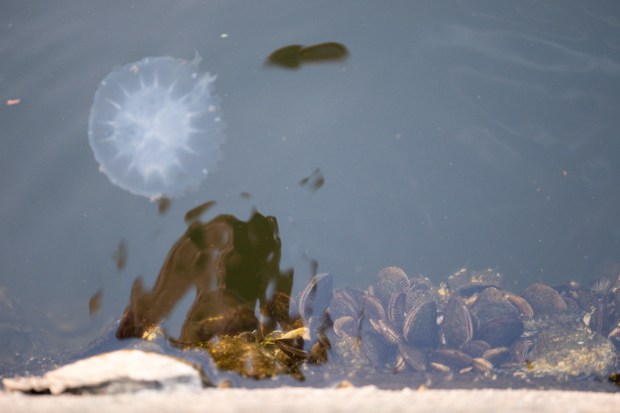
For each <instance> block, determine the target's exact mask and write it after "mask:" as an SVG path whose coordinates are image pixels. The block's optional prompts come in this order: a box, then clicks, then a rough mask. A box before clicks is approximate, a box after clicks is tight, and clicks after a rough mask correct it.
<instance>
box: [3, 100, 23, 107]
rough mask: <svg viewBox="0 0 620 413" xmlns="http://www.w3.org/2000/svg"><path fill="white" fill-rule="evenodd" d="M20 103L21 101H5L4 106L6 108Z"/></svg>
mask: <svg viewBox="0 0 620 413" xmlns="http://www.w3.org/2000/svg"><path fill="white" fill-rule="evenodd" d="M21 101H22V100H21V99H7V101H6V105H7V106H15V105H19V104H20V102H21Z"/></svg>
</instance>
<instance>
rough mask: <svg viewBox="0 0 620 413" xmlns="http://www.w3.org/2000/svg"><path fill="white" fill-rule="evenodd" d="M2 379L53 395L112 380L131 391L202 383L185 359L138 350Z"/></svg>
mask: <svg viewBox="0 0 620 413" xmlns="http://www.w3.org/2000/svg"><path fill="white" fill-rule="evenodd" d="M2 382H3V384H4V386H5V388H6V389H8V390H14V391H22V392H30V391H35V392H44V391H47V390H49V392H50V393H52V394H60V393H63V392H65V391H67V390H77V389H81V388H96V387H100V386H106V385H110V384H114V383H119V384H120V386H119V389H122V388H123V387H125V388H130V389H134V390H135V389H136V388H139V385H140V384H141V383H142V384H146V383H150V384H151V385H152V384H160V385H161V386H170V385H176V384H183V385H186V386H191V387H195V386H198V387H201V386H202V380H201V376H200V372H199V371H198V369H196V368H195V367H194V366H193V365H191V364H189V363H188V362H185V361H182V360H179V359H177V358H174V357H170V356H166V355H163V354H157V353H148V352H144V351H140V350H118V351H114V352H111V353H104V354H99V355H96V356H93V357H89V358H87V359H84V360H79V361H76V362H74V363H71V364H67V365H65V366H62V367H60V368H58V369H56V370H52V371H49V372H47V373H45V374H44V375H43V376H39V377H36V376H33V377H15V378H11V379H8V378H7V379H3V380H2ZM132 384H135V385H137V386H132ZM117 390H118V389H117Z"/></svg>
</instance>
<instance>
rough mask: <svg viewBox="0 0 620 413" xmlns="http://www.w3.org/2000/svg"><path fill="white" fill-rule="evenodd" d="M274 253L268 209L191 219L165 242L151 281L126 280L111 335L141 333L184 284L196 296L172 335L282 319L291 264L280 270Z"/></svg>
mask: <svg viewBox="0 0 620 413" xmlns="http://www.w3.org/2000/svg"><path fill="white" fill-rule="evenodd" d="M205 205H208V203H207V204H204V205H203V206H205ZM280 256H281V241H280V237H279V234H278V223H277V220H276V219H275V218H274V217H271V216H263V215H261V214H260V213H258V212H254V214H253V215H252V217H251V218H250V219H249V220H248V221H247V222H244V221H241V220H239V219H237V218H236V217H234V216H232V215H219V216H217V217H216V218H214V219H212V220H211V221H209V222H207V223H202V222H199V221H193V222H192V223H191V224H190V225H189V227H188V228H187V231H186V232H185V234H184V235H183V236H182V237H181V238H180V239H179V240H178V241H177V242H176V244H175V245H174V246H173V247H172V249H171V250H170V253H169V254H168V257H167V258H166V260H165V262H164V264H163V266H162V269H161V272H160V274H159V277H158V278H157V281H156V283H155V286H154V287H153V289H151V290H146V289H145V288H144V287H143V285H142V281H141V279H139V278H138V279H137V280H136V281H135V282H134V285H133V287H132V291H131V298H130V302H129V305H128V306H127V308H126V310H125V312H124V314H123V316H122V318H121V321H120V325H119V327H118V330H117V332H116V336H117V337H118V338H129V337H144V336H145V335H148V333H149V331H150V330H151V329H153V328H155V327H157V325H158V324H159V323H160V322H161V320H162V319H164V318H165V317H166V316H168V315H169V314H170V313H171V311H172V310H173V308H174V306H175V305H176V304H177V303H178V302H179V301H180V300H181V299H182V298H183V296H184V295H185V294H186V293H187V292H188V291H189V290H190V289H191V288H196V298H195V300H194V302H193V304H192V306H191V309H190V310H189V312H188V314H187V316H186V319H185V321H184V323H183V326H182V328H181V333H180V336H179V338H178V341H179V342H181V343H184V344H196V343H201V342H205V341H207V340H209V339H210V338H211V337H213V336H214V335H226V334H236V333H240V332H242V331H253V330H256V329H257V328H259V327H260V330H261V331H262V332H263V333H268V332H270V331H272V330H273V329H274V328H275V326H276V325H277V324H278V323H279V324H286V323H287V321H288V320H287V318H288V300H289V296H290V293H291V288H292V285H293V272H292V270H289V271H280V268H279V265H280ZM282 298H284V299H282ZM257 305H258V306H259V307H260V309H261V311H260V315H256V314H255V312H254V310H255V308H256V307H257Z"/></svg>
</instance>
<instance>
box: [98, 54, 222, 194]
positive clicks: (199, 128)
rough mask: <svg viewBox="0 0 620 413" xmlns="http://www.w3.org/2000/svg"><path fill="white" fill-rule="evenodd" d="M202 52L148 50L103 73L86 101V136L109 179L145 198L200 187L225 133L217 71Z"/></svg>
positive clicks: (218, 155)
mask: <svg viewBox="0 0 620 413" xmlns="http://www.w3.org/2000/svg"><path fill="white" fill-rule="evenodd" d="M199 62H200V58H199V57H198V56H197V57H196V58H195V59H194V60H193V61H188V60H183V59H176V58H172V57H147V58H145V59H142V60H140V61H139V62H136V63H130V64H128V65H125V66H123V67H120V68H116V69H115V70H113V71H112V72H111V73H110V74H109V75H107V76H106V77H105V79H103V81H102V82H101V84H100V85H99V88H98V89H97V92H96V93H95V99H94V102H93V105H92V108H91V112H90V118H89V123H88V139H89V141H90V146H91V148H92V150H93V152H94V154H95V158H96V159H97V162H99V165H100V169H101V171H102V172H103V173H105V174H106V175H107V177H108V178H109V179H110V181H111V182H112V183H113V184H114V185H117V186H119V187H121V188H123V189H126V190H127V191H129V192H131V193H133V194H136V195H143V196H147V197H159V196H167V197H176V196H180V195H183V194H184V193H187V192H190V191H192V190H195V189H197V188H198V186H199V185H200V183H201V182H202V180H203V179H205V177H206V176H207V174H208V173H209V172H210V171H212V170H213V168H214V167H215V165H216V163H217V161H218V160H219V159H220V156H221V145H222V143H223V142H224V140H225V136H224V133H223V122H222V121H221V115H220V110H219V99H218V98H217V96H214V95H212V94H211V90H210V88H211V84H212V83H213V81H214V80H215V76H212V75H210V74H209V73H200V72H198V64H199Z"/></svg>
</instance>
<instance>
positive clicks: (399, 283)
mask: <svg viewBox="0 0 620 413" xmlns="http://www.w3.org/2000/svg"><path fill="white" fill-rule="evenodd" d="M371 287H372V288H370V289H369V291H371V292H372V294H373V295H374V296H375V297H377V298H378V299H379V300H380V301H381V302H382V303H383V305H384V306H387V305H388V303H389V302H390V298H391V297H392V295H393V294H395V293H400V292H405V291H407V290H408V289H409V278H408V277H407V274H406V273H405V271H403V270H402V268H399V267H386V268H384V269H382V270H381V271H379V274H377V280H376V281H375V282H374V283H373V285H372V286H371Z"/></svg>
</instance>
